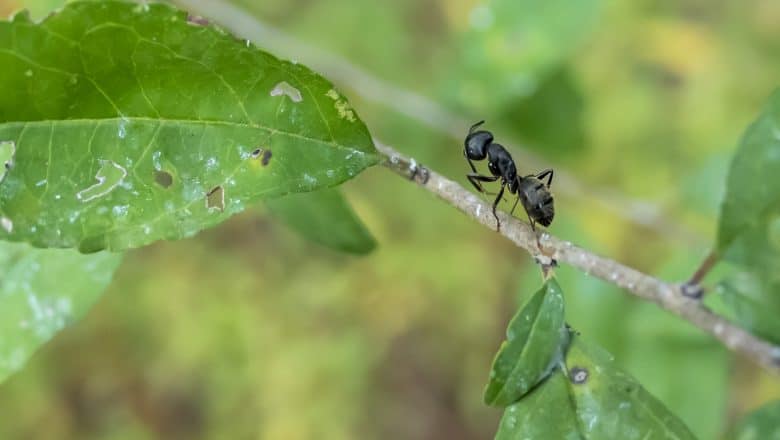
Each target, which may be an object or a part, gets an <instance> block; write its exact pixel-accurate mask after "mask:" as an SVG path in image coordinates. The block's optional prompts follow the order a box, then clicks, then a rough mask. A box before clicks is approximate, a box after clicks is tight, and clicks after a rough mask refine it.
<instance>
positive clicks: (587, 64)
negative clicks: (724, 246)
mask: <svg viewBox="0 0 780 440" xmlns="http://www.w3.org/2000/svg"><path fill="white" fill-rule="evenodd" d="M60 3H61V2H58V1H53V0H30V1H20V0H0V13H2V14H3V15H4V16H7V15H8V14H10V13H11V12H13V11H15V10H17V9H20V8H24V7H26V8H29V9H30V10H31V11H32V12H33V15H34V16H35V17H43V16H45V15H46V14H47V13H48V12H49V11H50V10H52V9H54V8H55V7H57V6H58V5H59V4H60ZM187 4H188V5H197V4H198V2H197V1H191V2H190V1H188V2H187ZM203 4H208V5H211V6H210V7H214V5H216V6H217V7H219V6H220V5H222V7H226V6H224V5H227V3H224V4H223V3H219V2H214V1H210V2H205V3H203ZM233 6H238V7H239V8H241V10H243V11H245V13H246V14H247V15H246V16H247V17H254V18H256V19H257V20H260V22H262V23H265V24H268V25H272V26H273V28H272V29H271V30H270V32H271V34H272V35H271V37H269V38H272V39H274V38H277V39H282V40H283V39H284V38H286V37H294V38H296V39H298V40H300V41H301V42H303V43H305V44H308V45H310V46H313V47H315V48H317V50H318V51H319V52H318V53H320V54H325V55H324V56H325V57H329V56H337V57H343V58H344V59H346V60H349V61H350V62H352V63H354V64H355V65H357V66H359V67H360V68H362V69H364V70H365V71H366V72H368V73H369V74H371V75H373V76H374V77H376V78H378V79H380V80H381V81H383V82H384V83H386V84H390V85H394V86H396V87H400V88H403V89H405V90H408V91H410V92H413V93H416V94H419V95H420V96H423V97H426V98H427V99H429V100H431V101H433V102H435V103H438V104H439V105H441V106H443V107H444V108H446V109H448V110H449V111H451V112H452V113H453V114H457V115H462V118H464V120H467V121H469V122H472V121H477V120H480V119H486V120H488V128H489V129H492V130H495V131H496V132H497V133H500V136H503V137H504V138H506V144H508V145H510V146H512V148H513V150H512V151H513V152H514V153H516V158H518V166H519V167H520V169H521V172H528V173H530V172H533V171H535V170H532V169H529V168H528V166H529V165H527V164H525V163H524V162H523V160H521V159H522V158H524V157H526V154H525V153H524V152H532V153H534V154H535V155H537V156H539V157H541V158H543V159H544V163H545V164H548V165H552V166H553V167H555V169H556V170H557V171H560V172H561V173H563V172H565V173H567V174H569V175H570V176H573V177H574V178H575V179H576V181H575V182H574V184H573V185H570V186H569V187H568V188H567V189H566V190H565V191H558V192H557V193H556V211H557V213H556V220H555V222H554V224H553V225H552V227H551V229H550V230H551V232H552V233H553V234H555V235H557V236H560V237H562V238H564V239H566V240H571V241H572V242H575V243H577V244H580V245H583V246H585V247H587V248H590V249H591V250H593V251H596V252H599V253H601V254H604V255H608V256H611V257H613V258H615V259H617V260H619V261H621V262H624V263H626V264H629V265H632V266H634V267H637V268H638V269H640V270H642V271H645V272H648V273H651V274H655V275H659V276H662V277H664V278H665V279H668V280H682V279H685V278H686V277H688V276H689V275H690V274H691V273H692V272H693V270H694V269H695V267H696V265H697V264H698V263H699V261H700V260H701V259H702V258H703V257H704V256H705V255H706V253H707V251H708V249H709V247H710V245H711V243H712V240H713V237H714V230H715V225H716V219H717V214H718V209H719V203H720V200H721V197H722V193H723V189H724V182H725V177H726V172H727V169H728V163H729V159H730V156H731V153H732V152H733V151H734V149H735V148H736V145H737V142H738V139H739V136H740V134H741V132H742V131H743V130H744V128H745V127H746V125H747V124H748V123H749V122H750V121H751V120H752V119H754V118H755V117H756V115H757V114H758V113H759V111H760V109H761V107H762V104H763V102H764V100H765V99H766V97H767V96H768V95H769V94H770V93H771V91H772V90H773V89H774V88H775V87H776V86H778V83H779V82H778V78H780V56H778V55H780V26H778V23H780V2H777V1H776V0H744V1H728V0H679V1H655V0H654V1H650V0H636V1H631V2H626V1H616V0H553V1H541V0H536V1H534V0H495V1H488V2H478V1H473V0H449V1H447V0H393V1H390V0H385V1H378V2H357V1H347V0H286V1H264V2H254V1H249V0H239V1H237V2H236V3H234V4H233ZM231 10H233V9H231ZM225 24H226V25H228V26H230V23H225ZM273 41H277V40H273ZM255 43H256V44H257V45H258V46H259V47H261V48H262V47H268V46H267V45H266V44H264V41H255ZM276 55H278V56H280V57H282V58H291V59H297V60H298V61H300V62H302V63H307V59H305V58H304V54H298V53H279V52H277V53H276ZM322 73H323V74H324V75H325V76H326V77H331V78H333V77H332V76H331V75H330V74H329V72H327V71H323V72H322ZM333 79H335V78H333ZM355 84H356V83H353V82H351V81H349V80H346V81H345V80H343V79H342V80H341V82H338V83H337V86H339V87H340V88H341V89H342V90H343V92H344V93H345V95H346V96H348V97H349V98H350V100H351V101H352V104H353V107H354V108H355V109H356V110H357V112H358V113H359V114H360V116H361V117H362V118H363V119H364V121H365V122H366V124H367V125H368V127H369V128H370V129H371V131H372V133H373V134H374V135H375V136H377V137H378V138H380V139H382V140H383V141H384V142H387V143H389V144H391V145H393V146H395V147H396V148H397V149H398V150H400V151H402V152H404V153H406V154H410V155H413V156H414V157H416V158H417V159H418V160H419V161H422V162H424V163H425V164H427V165H429V166H430V167H432V168H433V169H435V170H437V171H439V172H442V173H443V174H445V175H448V176H450V177H453V178H457V179H459V181H461V182H462V183H464V185H465V184H466V182H465V178H464V176H465V173H466V171H467V165H466V163H465V161H464V160H463V158H462V155H461V148H462V141H461V139H456V138H454V137H452V136H450V135H449V134H447V133H446V132H444V131H443V130H441V129H435V128H434V127H432V126H431V125H429V124H428V125H426V124H425V123H422V122H421V121H420V118H419V115H417V113H419V109H414V108H409V109H408V110H409V111H408V112H398V111H396V110H395V109H394V104H397V103H393V102H390V101H387V100H386V101H387V102H384V103H382V102H378V101H377V100H376V99H369V98H370V97H367V96H366V94H365V87H363V89H361V88H360V87H362V86H360V87H357V88H351V87H353V86H355ZM369 89H370V87H369ZM399 98H400V97H399ZM449 122H452V121H449ZM444 125H446V124H444ZM450 128H451V127H450ZM455 129H458V127H455ZM460 129H461V130H462V132H463V134H465V132H466V130H467V129H468V126H467V125H464V126H462V127H460ZM504 138H501V139H499V141H501V142H502V143H503V141H504ZM520 143H522V149H521V148H520V147H519V145H520ZM343 189H344V191H345V193H346V194H347V196H348V198H349V200H350V202H351V203H352V204H353V206H354V208H355V210H356V211H357V212H358V213H359V214H360V216H361V217H362V219H363V220H364V221H365V222H366V224H367V226H368V228H369V229H370V230H371V232H372V233H373V234H374V235H375V237H376V238H377V241H378V243H379V246H378V247H377V249H376V250H375V251H374V252H373V253H371V254H370V255H368V256H363V257H356V256H350V255H344V254H339V253H336V252H333V251H330V250H328V249H325V248H322V247H319V246H318V245H315V244H312V243H309V242H307V241H305V240H304V239H302V238H300V237H299V236H298V235H296V234H295V233H294V232H292V231H291V230H290V229H288V228H287V227H286V226H284V225H282V224H280V223H279V222H276V221H274V220H273V218H271V217H270V216H269V215H268V214H267V213H266V212H265V211H264V210H263V209H259V210H251V211H248V212H245V213H243V214H241V215H238V216H236V217H234V218H233V219H231V220H230V221H228V222H227V223H225V224H223V225H221V226H219V227H217V228H215V229H211V230H208V231H205V232H203V233H201V234H199V235H198V236H197V237H195V238H193V239H190V240H185V241H180V242H164V243H158V244H155V245H153V246H150V247H147V248H145V249H142V250H138V251H133V252H130V253H128V255H127V257H126V259H125V261H124V262H123V264H122V266H121V267H120V269H119V271H118V273H117V275H116V277H115V280H114V282H113V283H112V285H111V287H110V288H109V289H108V291H107V292H106V293H105V294H104V296H103V298H102V299H101V300H100V302H99V303H98V304H97V306H96V307H95V308H94V309H93V310H92V311H91V312H90V313H89V315H88V317H87V318H86V319H84V320H83V321H81V322H79V323H78V324H76V325H75V326H73V327H71V328H69V329H68V330H66V331H64V332H63V333H61V334H60V335H59V336H57V337H56V338H55V339H54V340H53V341H52V342H51V343H49V344H47V345H45V346H44V347H43V349H41V350H40V352H39V353H38V354H37V355H36V356H34V358H33V359H32V360H31V361H30V362H29V364H28V366H27V368H26V369H24V370H23V371H22V372H20V373H18V374H16V375H14V376H13V377H12V378H11V379H9V380H8V381H7V382H5V383H3V384H2V385H0V438H3V439H5V438H12V439H15V438H53V439H54V438H56V439H59V438H112V439H114V438H119V439H121V438H128V439H135V438H201V437H203V438H269V439H310V438H318V439H341V438H378V439H387V438H404V439H472V438H473V439H483V438H490V437H492V435H493V433H494V431H495V429H496V426H497V422H498V419H499V417H500V415H501V411H500V410H497V409H492V408H487V407H485V406H483V404H482V396H481V394H482V389H483V386H484V384H485V382H486V379H487V374H488V371H489V367H490V363H491V361H492V358H493V355H494V353H495V351H496V349H497V347H498V344H499V342H500V341H501V339H502V332H503V331H504V328H505V326H506V322H507V320H508V319H509V317H510V316H511V315H512V314H513V313H514V311H515V309H516V307H517V306H518V304H519V303H521V302H522V301H523V299H524V297H525V296H526V295H529V294H531V293H533V292H534V291H535V290H536V289H537V288H538V286H539V284H540V281H541V278H540V275H539V272H538V269H537V268H536V267H535V266H534V265H533V264H532V261H531V259H530V258H529V257H528V255H527V254H526V253H525V252H523V251H521V250H519V249H517V248H515V247H514V246H512V245H511V244H510V243H508V242H507V241H506V240H504V239H502V238H501V237H499V236H498V235H497V234H495V233H494V232H492V231H490V230H487V229H485V228H483V227H481V226H480V225H478V224H477V223H475V222H473V221H470V220H469V219H467V218H466V217H465V216H463V215H461V214H459V213H458V212H457V211H455V210H454V209H452V208H451V207H449V206H446V205H444V204H443V203H441V202H440V201H438V200H436V199H434V198H433V197H432V196H431V195H430V194H428V193H427V192H426V191H422V190H420V189H419V188H417V187H415V186H414V185H410V184H409V183H407V182H404V181H403V180H401V179H399V178H398V177H397V176H395V175H393V174H392V173H390V172H387V171H386V170H384V169H382V168H375V169H369V170H367V171H366V172H365V173H364V174H363V175H361V176H359V177H358V178H357V179H355V180H354V181H351V182H348V183H347V184H345V185H344V187H343ZM553 189H554V190H555V189H556V182H555V181H554V182H553ZM605 198H607V199H609V200H612V201H616V202H615V203H613V206H615V205H616V206H617V209H614V208H611V209H608V207H606V206H605V205H604V203H602V202H600V201H599V200H603V199H605ZM631 218H634V219H635V220H636V219H639V220H641V221H639V222H637V221H632V220H630V219H631ZM722 269H723V268H721V270H722ZM557 275H558V277H559V282H560V284H561V287H562V288H563V289H564V291H565V292H566V295H567V316H568V322H569V323H570V324H571V325H572V326H573V327H575V328H577V329H578V330H580V331H581V332H582V333H583V335H585V336H586V337H588V338H589V339H590V340H592V341H595V342H598V343H599V344H601V345H603V346H604V347H606V348H607V349H608V350H609V351H610V352H612V353H613V354H614V355H615V357H616V359H617V362H618V364H619V365H621V366H622V367H624V368H625V369H627V370H628V371H629V372H631V373H632V374H633V375H635V376H636V377H637V378H638V379H639V380H640V381H641V382H642V383H643V385H644V386H645V387H646V388H648V390H649V391H650V392H652V393H653V394H655V395H656V396H657V397H659V398H660V399H661V400H662V401H663V402H665V403H666V404H667V405H668V406H669V407H670V408H671V409H672V410H673V411H675V412H676V413H677V414H679V415H680V417H681V418H682V419H683V420H684V421H685V422H686V423H687V424H688V425H689V426H690V427H691V429H692V430H693V431H694V432H695V433H696V434H697V435H698V436H699V437H700V438H702V439H715V438H719V437H721V436H722V435H723V433H724V432H725V431H726V430H727V429H728V428H729V427H730V426H731V425H733V424H734V423H735V422H736V421H737V420H738V419H739V418H740V417H741V416H742V415H743V414H745V413H746V412H748V411H750V410H752V409H754V408H756V407H758V406H759V405H761V404H763V403H765V402H768V401H770V400H773V399H777V398H780V380H778V378H777V377H771V376H768V375H765V374H764V373H762V372H761V371H760V370H759V369H758V368H756V367H755V366H753V365H752V364H750V363H749V362H748V361H746V360H743V359H739V358H736V357H734V356H733V355H732V354H731V353H730V352H727V351H726V350H725V349H724V348H723V347H721V346H720V345H719V344H718V343H716V342H715V341H714V340H713V339H711V338H710V337H708V336H706V335H704V334H703V333H701V332H699V331H697V330H696V329H694V328H693V327H692V326H690V325H688V324H686V323H685V322H682V321H680V320H679V319H676V318H674V317H671V316H670V315H668V314H666V313H665V312H662V311H660V310H659V309H658V308H657V307H656V306H654V305H652V304H647V303H642V302H639V301H635V300H634V299H632V298H629V297H628V296H627V295H625V294H624V293H622V292H620V291H617V290H616V289H614V288H612V287H610V286H609V285H607V284H606V283H603V282H601V281H599V280H596V279H593V278H591V277H588V276H587V275H585V274H582V273H579V272H576V271H574V270H571V269H570V268H567V267H561V268H559V269H558V270H557Z"/></svg>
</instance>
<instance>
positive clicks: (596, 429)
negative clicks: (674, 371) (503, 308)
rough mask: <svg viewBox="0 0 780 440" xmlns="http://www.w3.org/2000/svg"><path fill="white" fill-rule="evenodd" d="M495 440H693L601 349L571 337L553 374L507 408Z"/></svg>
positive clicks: (669, 413)
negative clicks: (561, 364)
mask: <svg viewBox="0 0 780 440" xmlns="http://www.w3.org/2000/svg"><path fill="white" fill-rule="evenodd" d="M496 438H498V439H518V440H520V439H528V438H561V439H593V440H596V439H613V438H614V439H617V438H619V439H626V440H633V439H637V440H640V439H641V440H644V439H694V438H695V437H694V436H693V434H691V432H690V431H689V430H688V428H687V427H686V426H685V425H684V424H683V423H682V422H681V421H680V420H679V419H678V418H677V417H676V416H675V415H674V414H672V413H671V412H669V410H668V409H666V407H664V405H663V404H662V403H661V402H659V401H658V400H657V399H656V398H655V397H653V396H652V395H651V394H650V393H648V392H647V391H646V390H645V389H644V388H642V386H641V385H640V384H639V383H637V382H636V380H634V378H632V377H631V376H630V375H628V374H626V373H625V372H623V371H621V370H620V369H618V368H616V367H615V366H614V365H613V361H612V359H611V356H610V355H609V354H607V353H606V352H605V351H603V350H602V349H601V348H598V347H593V346H588V345H586V344H584V343H583V342H582V341H581V340H580V338H578V337H575V338H574V339H573V340H572V343H571V345H570V347H569V351H568V353H567V355H566V374H564V372H563V370H560V369H559V370H556V372H555V373H554V374H553V375H552V376H551V377H550V378H548V379H547V380H546V381H544V382H543V383H542V384H541V385H539V386H538V387H537V388H535V389H534V390H533V391H532V392H531V393H530V394H529V395H528V396H527V397H525V398H523V399H521V400H520V401H519V402H517V403H516V404H514V405H512V406H510V407H508V408H507V409H506V410H505V412H504V416H503V418H502V419H501V424H500V425H499V430H498V432H497V434H496Z"/></svg>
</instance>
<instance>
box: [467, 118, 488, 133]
mask: <svg viewBox="0 0 780 440" xmlns="http://www.w3.org/2000/svg"><path fill="white" fill-rule="evenodd" d="M484 123H485V121H484V120H483V121H479V122H477V123H476V124H474V125H472V126H471V128H469V134H471V133H473V132H474V129H475V128H477V127H479V126H480V125H482V124H484Z"/></svg>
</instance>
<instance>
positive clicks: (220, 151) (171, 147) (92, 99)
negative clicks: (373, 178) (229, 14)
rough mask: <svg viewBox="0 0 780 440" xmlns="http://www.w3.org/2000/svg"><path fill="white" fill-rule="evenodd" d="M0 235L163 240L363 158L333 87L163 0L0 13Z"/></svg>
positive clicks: (48, 240) (52, 240) (331, 175)
mask: <svg viewBox="0 0 780 440" xmlns="http://www.w3.org/2000/svg"><path fill="white" fill-rule="evenodd" d="M0 65H2V66H3V68H2V69H0V87H2V89H3V90H4V91H5V92H4V93H5V94H4V98H3V100H2V101H0V142H7V143H8V142H10V143H13V145H14V150H15V154H14V158H13V164H14V165H13V167H12V168H11V169H10V170H9V172H8V173H7V175H6V176H5V179H4V180H3V182H2V184H0V216H2V217H3V218H4V219H6V222H7V223H9V224H12V227H10V228H3V229H2V230H0V238H3V239H8V240H13V241H27V242H30V243H32V244H34V245H35V246H40V247H77V248H79V249H80V250H82V251H84V252H92V251H97V250H100V249H111V250H120V249H127V248H133V247H138V246H142V245H145V244H148V243H150V242H153V241H155V240H159V239H177V238H182V237H187V236H190V235H193V234H195V233H196V232H197V231H199V230H201V229H203V228H205V227H209V226H212V225H215V224H217V223H219V222H221V221H223V220H225V219H226V218H227V217H229V216H230V215H231V214H233V213H236V212H239V211H241V210H243V209H244V208H245V206H246V205H247V204H249V203H252V202H255V201H257V200H259V199H262V198H264V197H273V196H280V195H284V194H288V193H294V192H305V191H312V190H315V189H318V188H322V187H329V186H333V185H336V184H338V183H340V182H343V181H345V180H347V179H349V178H351V177H353V176H355V175H356V174H358V173H359V172H360V171H361V170H363V169H364V168H366V167H367V166H370V165H372V164H374V163H376V161H377V156H376V154H375V150H374V147H373V144H372V141H371V138H370V136H369V134H368V131H367V129H366V127H365V126H364V124H363V123H362V122H361V121H360V120H359V119H358V117H357V116H356V115H355V112H354V111H353V110H352V109H351V108H350V106H349V104H348V102H347V101H346V100H345V99H344V98H343V97H342V96H341V95H340V94H339V93H338V92H337V91H335V90H334V89H333V86H332V85H331V84H330V83H329V82H328V81H326V80H325V79H323V78H322V77H320V76H319V75H317V74H315V73H314V72H312V71H310V70H309V69H307V68H306V67H304V66H301V65H297V64H294V63H290V62H286V61H281V60H279V59H277V58H275V57H273V56H272V55H269V54H267V53H265V52H263V51H261V50H259V49H257V48H255V47H253V46H252V45H250V44H245V43H244V42H241V41H237V40H236V39H235V38H233V37H232V36H230V35H227V34H225V33H224V32H223V31H221V30H220V29H218V28H216V27H213V26H203V25H202V21H200V20H196V19H192V18H190V17H188V16H187V14H186V13H184V12H180V11H177V10H175V9H173V8H172V7H170V6H167V5H162V4H149V5H146V4H135V3H125V2H116V1H106V2H76V3H70V4H68V5H67V6H65V7H64V8H63V9H62V10H60V11H59V12H57V13H56V14H54V15H51V16H50V17H48V18H47V19H45V20H43V21H42V22H41V23H33V22H31V21H30V20H29V19H28V18H27V17H26V16H25V15H17V16H16V17H15V18H14V19H13V21H12V22H3V23H0Z"/></svg>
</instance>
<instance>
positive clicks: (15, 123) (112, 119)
mask: <svg viewBox="0 0 780 440" xmlns="http://www.w3.org/2000/svg"><path fill="white" fill-rule="evenodd" d="M122 121H125V122H133V121H137V122H152V123H171V124H174V125H175V124H192V125H213V126H225V127H240V128H252V129H257V130H265V131H267V132H269V133H271V134H280V135H283V136H289V137H292V138H296V139H301V140H305V141H309V142H316V143H318V144H323V145H329V146H332V147H334V148H339V149H345V150H349V151H355V152H360V153H363V154H373V153H371V152H366V151H363V150H359V149H357V148H355V147H350V146H347V145H346V144H340V143H338V142H334V141H326V140H323V139H317V138H313V137H307V136H304V135H302V134H299V133H293V132H290V131H285V130H279V129H276V128H271V127H268V126H265V125H262V124H257V123H245V122H231V121H221V120H216V119H181V118H156V117H148V116H116V117H110V118H80V119H40V120H35V121H7V122H0V128H4V127H9V126H10V127H13V126H21V127H25V126H35V125H51V124H54V125H57V124H59V125H63V124H74V125H78V124H96V123H105V122H122Z"/></svg>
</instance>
